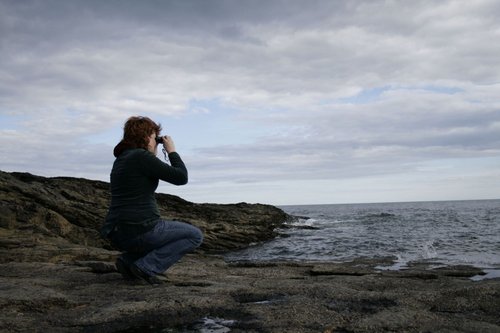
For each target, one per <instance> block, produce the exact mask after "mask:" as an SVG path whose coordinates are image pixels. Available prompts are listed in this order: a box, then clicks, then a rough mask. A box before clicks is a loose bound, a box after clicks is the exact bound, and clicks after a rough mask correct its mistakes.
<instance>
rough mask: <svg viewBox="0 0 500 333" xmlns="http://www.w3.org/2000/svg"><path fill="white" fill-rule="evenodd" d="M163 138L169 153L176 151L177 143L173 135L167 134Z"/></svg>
mask: <svg viewBox="0 0 500 333" xmlns="http://www.w3.org/2000/svg"><path fill="white" fill-rule="evenodd" d="M162 138H163V148H165V150H166V151H167V153H169V154H170V153H173V152H175V143H174V140H173V139H172V137H170V136H168V135H165V136H163V137H162Z"/></svg>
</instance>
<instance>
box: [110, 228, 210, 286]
mask: <svg viewBox="0 0 500 333" xmlns="http://www.w3.org/2000/svg"><path fill="white" fill-rule="evenodd" d="M111 240H112V242H113V244H115V245H116V246H117V247H118V248H119V249H120V250H122V251H125V252H124V253H122V255H121V259H122V260H123V261H124V262H125V263H126V264H127V265H131V264H135V265H136V266H137V267H139V269H140V270H141V271H143V272H144V273H146V274H148V275H150V276H152V275H155V274H161V273H163V272H165V271H166V270H167V269H168V268H169V267H170V266H172V265H173V264H175V263H176V262H177V261H179V260H180V259H181V258H182V257H183V256H184V255H185V254H186V253H188V252H190V251H192V250H194V249H195V248H197V247H198V246H200V245H201V242H202V241H203V234H202V233H201V231H200V229H198V228H197V227H195V226H193V225H191V224H188V223H184V222H178V221H164V220H160V221H159V222H158V223H157V224H156V225H155V227H154V228H153V229H152V230H150V231H148V232H146V233H144V234H142V235H139V236H137V237H133V238H123V237H120V234H119V233H118V234H116V235H113V236H112V237H111Z"/></svg>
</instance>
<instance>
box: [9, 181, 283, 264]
mask: <svg viewBox="0 0 500 333" xmlns="http://www.w3.org/2000/svg"><path fill="white" fill-rule="evenodd" d="M109 201H110V193H109V184H108V183H106V182H101V181H94V180H88V179H81V178H68V177H55V178H46V177H40V176H35V175H32V174H28V173H7V172H1V171H0V261H1V262H8V261H52V262H56V261H58V260H67V259H70V258H73V259H74V258H78V259H85V258H90V257H92V258H95V255H96V254H97V252H99V251H100V249H111V247H110V244H108V243H107V242H106V241H105V240H103V239H101V238H100V236H99V233H98V230H99V228H100V226H101V224H102V223H103V221H104V218H105V215H106V213H107V209H108V205H109ZM157 201H158V205H159V208H160V212H161V214H162V217H164V218H167V219H174V220H182V221H186V222H189V223H192V224H194V225H196V226H198V227H200V228H201V229H202V230H203V233H204V236H205V239H204V242H203V245H202V247H201V250H202V251H205V252H214V251H227V250H232V249H238V248H242V247H245V246H247V245H248V244H250V243H254V242H262V241H265V240H268V239H270V238H273V237H275V236H276V232H275V229H276V228H277V227H278V226H279V225H281V224H282V223H283V222H284V221H285V220H286V219H287V218H288V215H287V214H285V213H284V212H283V211H282V210H280V209H278V208H276V207H273V206H269V205H261V204H246V203H239V204H231V205H217V204H196V203H192V202H188V201H185V200H183V199H181V198H179V197H176V196H172V195H167V194H157ZM13 248H16V251H15V253H14V252H13V251H10V249H13Z"/></svg>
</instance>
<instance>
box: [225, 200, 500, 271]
mask: <svg viewBox="0 0 500 333" xmlns="http://www.w3.org/2000/svg"><path fill="white" fill-rule="evenodd" d="M280 208H282V209H283V210H284V211H285V212H287V213H288V214H290V215H293V216H296V218H295V219H294V220H293V221H290V222H288V223H287V224H286V225H285V227H284V228H282V229H280V230H279V232H280V235H281V236H279V237H278V238H276V239H274V240H272V241H269V242H265V243H262V244H255V245H253V246H251V247H249V248H247V249H244V250H241V251H237V252H232V253H229V254H227V256H226V260H229V261H234V260H238V261H239V260H252V261H259V260H262V261H269V260H294V261H305V260H308V261H311V260H314V261H316V260H317V261H337V262H342V261H350V260H352V259H354V258H360V257H364V258H376V257H392V258H393V262H394V265H393V266H392V267H388V269H402V268H404V267H405V266H406V265H407V264H408V263H409V262H413V261H429V262H432V263H436V264H442V265H456V264H466V265H473V266H476V267H480V268H490V269H496V270H498V269H500V200H477V201H439V202H410V203H378V204H338V205H305V206H282V207H280Z"/></svg>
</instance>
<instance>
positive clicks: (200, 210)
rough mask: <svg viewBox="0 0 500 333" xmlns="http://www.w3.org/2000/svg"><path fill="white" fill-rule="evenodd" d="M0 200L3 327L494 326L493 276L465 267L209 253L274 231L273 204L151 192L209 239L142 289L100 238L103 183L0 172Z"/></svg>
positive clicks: (497, 287) (499, 327) (499, 289)
mask: <svg viewBox="0 0 500 333" xmlns="http://www.w3.org/2000/svg"><path fill="white" fill-rule="evenodd" d="M0 199H1V202H0V308H1V309H2V311H0V331H1V332H44V331H46V332H55V333H58V332H82V333H83V332H104V333H106V332H122V333H123V332H129V333H132V332H146V333H147V332H151V333H152V332H269V333H273V332H277V333H278V332H279V333H281V332H298V333H300V332H311V333H312V332H352V333H356V332H360V333H362V332H375V333H376V332H500V316H499V315H498V314H499V312H498V311H499V309H500V278H493V279H485V280H479V281H473V279H472V277H474V276H478V275H479V274H484V273H483V272H482V271H481V270H479V269H476V268H473V267H469V266H449V267H442V268H436V269H433V268H432V267H434V266H433V265H432V263H425V262H423V263H414V264H412V265H410V266H409V267H407V268H405V270H401V271H397V270H396V271H395V270H381V269H380V267H387V265H390V264H391V263H393V261H394V259H393V258H375V259H369V258H359V259H356V260H354V261H352V262H344V263H329V262H277V261H272V262H248V261H245V262H232V263H227V262H225V261H224V260H223V258H222V257H220V256H217V255H214V254H213V253H214V251H222V250H228V249H234V248H239V247H243V246H245V245H246V244H249V243H250V242H255V241H263V240H265V239H269V238H271V237H273V236H274V235H275V234H274V229H275V228H276V227H278V226H280V225H281V223H283V221H285V220H286V219H287V218H288V216H287V215H286V214H285V213H283V212H282V211H281V210H279V209H277V208H274V207H272V206H266V205H248V204H243V203H241V204H235V205H213V204H194V203H190V202H187V201H184V200H182V199H181V198H178V197H173V196H167V195H159V196H158V202H159V205H160V207H161V211H162V214H163V215H164V216H165V217H168V218H172V219H180V220H184V221H188V222H190V223H193V224H196V225H198V226H200V227H201V228H203V230H204V232H205V238H206V244H205V245H204V247H203V249H202V251H198V252H197V253H193V254H189V255H187V256H185V257H184V258H183V259H182V260H181V261H180V262H179V263H176V264H175V265H174V266H172V267H171V268H170V269H169V270H168V271H167V272H166V275H165V277H164V279H165V280H166V282H165V283H164V284H161V285H157V286H149V285H136V284H134V283H132V282H130V281H126V280H124V279H123V278H122V276H121V275H120V274H119V273H118V272H117V271H116V268H115V266H114V260H115V258H116V255H117V254H118V252H116V251H114V250H113V249H112V248H111V247H110V246H109V244H108V243H106V242H105V241H103V240H101V239H100V238H99V236H98V233H97V229H98V228H99V226H100V224H101V223H102V220H103V218H104V215H105V213H106V210H107V205H108V202H109V193H108V184H107V183H104V182H97V181H90V180H85V179H75V178H62V177H58V178H44V177H39V176H33V175H29V174H20V173H12V174H11V173H5V172H0ZM383 218H386V216H383ZM492 276H498V275H495V274H492Z"/></svg>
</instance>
